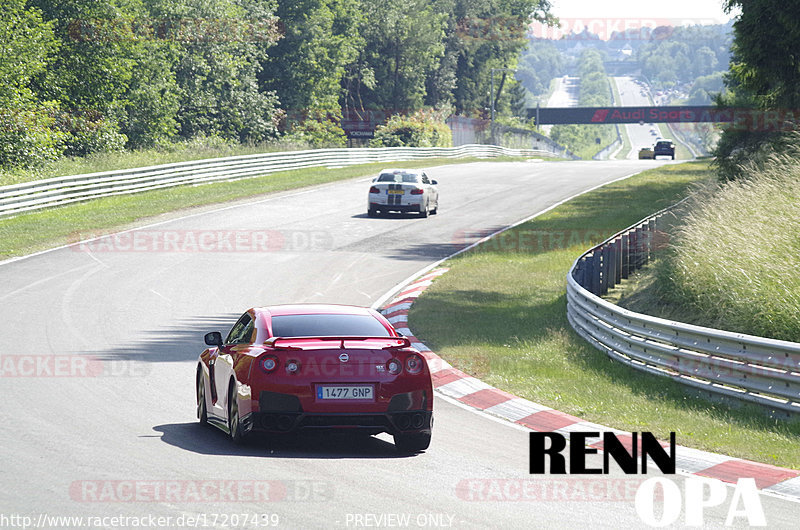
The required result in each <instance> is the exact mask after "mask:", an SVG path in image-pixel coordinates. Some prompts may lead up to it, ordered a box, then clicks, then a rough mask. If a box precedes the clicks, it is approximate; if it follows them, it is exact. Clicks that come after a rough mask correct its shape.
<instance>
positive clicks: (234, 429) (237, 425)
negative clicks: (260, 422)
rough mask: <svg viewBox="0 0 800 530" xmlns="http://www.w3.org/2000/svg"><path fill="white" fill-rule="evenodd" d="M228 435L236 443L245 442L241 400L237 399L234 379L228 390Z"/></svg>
mask: <svg viewBox="0 0 800 530" xmlns="http://www.w3.org/2000/svg"><path fill="white" fill-rule="evenodd" d="M228 435H229V436H230V437H231V440H233V442H234V443H237V444H240V443H242V442H244V435H243V434H242V423H241V421H240V420H239V402H238V401H237V399H236V383H235V382H233V381H231V388H230V390H229V391H228Z"/></svg>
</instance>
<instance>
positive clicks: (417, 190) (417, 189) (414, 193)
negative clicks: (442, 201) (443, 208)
mask: <svg viewBox="0 0 800 530" xmlns="http://www.w3.org/2000/svg"><path fill="white" fill-rule="evenodd" d="M423 193H425V190H423V189H421V188H416V189H413V190H411V195H422V194H423Z"/></svg>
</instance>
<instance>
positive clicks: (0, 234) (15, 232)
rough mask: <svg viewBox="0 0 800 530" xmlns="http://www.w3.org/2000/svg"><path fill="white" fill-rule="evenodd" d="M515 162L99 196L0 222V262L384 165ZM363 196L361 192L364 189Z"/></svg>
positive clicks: (331, 173)
mask: <svg viewBox="0 0 800 530" xmlns="http://www.w3.org/2000/svg"><path fill="white" fill-rule="evenodd" d="M487 160H492V161H509V160H515V161H517V160H520V159H519V158H515V157H497V158H491V159H477V158H461V159H451V158H437V159H428V160H418V161H409V162H380V163H374V164H361V165H357V166H348V167H344V168H338V169H326V168H307V169H299V170H293V171H280V172H277V173H271V174H269V175H265V176H263V177H255V178H249V179H242V180H236V181H230V182H215V183H210V184H203V185H199V186H178V187H175V188H166V189H161V190H153V191H146V192H142V193H137V194H133V195H117V196H114V197H103V198H100V199H94V200H90V201H87V202H81V203H75V204H70V205H65V206H60V207H54V208H48V209H45V210H40V211H34V212H30V213H25V214H20V215H18V216H16V217H9V218H3V219H0V259H3V258H9V257H13V256H20V255H24V254H30V253H32V252H36V251H39V250H44V249H47V248H53V247H57V246H60V245H64V244H66V243H71V242H74V241H77V240H79V239H81V238H82V237H81V235H84V236H85V235H88V234H92V233H97V232H101V231H108V230H112V229H120V228H124V227H128V226H131V225H133V224H134V223H139V224H141V223H142V222H144V221H145V220H147V219H149V218H152V217H154V216H156V215H159V214H163V213H167V212H172V211H176V210H181V209H185V208H191V207H195V206H204V205H210V204H217V203H222V202H226V201H231V200H235V199H243V198H247V197H254V196H258V195H264V194H267V193H273V192H278V191H285V190H290V189H295V188H301V187H306V186H314V185H318V184H325V183H328V182H333V181H337V180H345V179H350V178H355V177H360V176H365V175H369V174H372V173H376V172H378V171H380V170H381V169H382V168H384V167H387V165H390V166H392V167H403V168H417V167H431V166H436V165H444V164H463V163H468V162H476V161H487ZM365 193H366V191H365Z"/></svg>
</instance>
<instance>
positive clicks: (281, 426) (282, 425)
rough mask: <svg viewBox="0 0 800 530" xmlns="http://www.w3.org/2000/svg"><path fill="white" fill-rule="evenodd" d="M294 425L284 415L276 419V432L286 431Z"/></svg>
mask: <svg viewBox="0 0 800 530" xmlns="http://www.w3.org/2000/svg"><path fill="white" fill-rule="evenodd" d="M293 424H294V420H293V419H292V417H291V416H286V415H285V414H284V415H282V416H279V417H278V430H279V431H288V430H289V429H291V428H292V425H293Z"/></svg>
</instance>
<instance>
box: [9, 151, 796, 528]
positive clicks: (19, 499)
mask: <svg viewBox="0 0 800 530" xmlns="http://www.w3.org/2000/svg"><path fill="white" fill-rule="evenodd" d="M635 147H638V145H635ZM660 163H661V162H657V163H656V164H660ZM653 164H654V162H653V161H642V162H639V161H627V160H626V161H609V162H539V163H534V162H519V163H489V162H487V163H473V164H466V165H452V166H444V167H438V168H432V169H430V171H429V175H430V176H431V177H432V178H435V179H437V180H438V181H439V186H440V198H441V200H440V213H439V214H438V215H434V216H431V217H430V218H428V219H419V218H416V217H414V216H401V215H391V216H386V217H382V218H377V219H372V218H369V217H367V215H366V196H367V189H368V179H357V180H351V181H347V182H343V183H337V184H331V185H326V186H322V187H316V188H313V189H308V190H302V191H299V192H288V193H283V194H277V195H272V196H269V197H263V198H260V199H258V200H255V201H250V202H243V203H237V204H235V205H231V206H227V207H225V208H224V209H219V208H216V209H208V208H206V209H205V210H203V211H198V212H195V213H193V214H191V215H189V216H188V217H186V216H185V215H184V216H183V217H177V218H173V219H171V220H166V221H163V222H161V223H160V224H158V225H156V226H149V227H143V228H141V229H139V230H138V231H137V232H129V233H126V234H123V235H121V236H119V237H117V238H116V240H106V241H96V242H94V243H88V244H85V245H79V246H72V247H67V248H63V249H58V250H54V251H50V252H45V253H42V254H39V255H35V256H32V257H29V258H25V259H21V260H15V261H11V262H8V263H4V264H2V265H0V279H2V286H3V288H2V291H0V301H2V305H1V306H0V322H2V330H3V337H4V340H3V341H2V344H0V367H2V369H3V373H2V379H1V380H0V384H2V395H3V398H4V399H3V400H2V403H1V404H0V421H2V423H3V425H4V427H3V431H2V434H0V440H2V448H3V463H2V466H0V477H2V483H3V486H4V487H3V488H2V492H1V493H0V514H4V515H10V514H18V515H27V516H31V517H34V521H38V520H39V519H38V518H39V517H40V516H42V514H46V515H47V516H48V517H53V516H122V517H126V516H151V515H152V516H154V517H156V516H162V517H171V518H172V519H171V520H170V524H169V525H168V526H169V527H180V526H179V523H178V522H177V519H176V518H177V517H179V516H181V515H183V516H186V515H190V516H193V517H198V516H200V517H203V518H204V519H203V521H204V523H205V524H196V526H198V527H205V528H210V527H219V528H222V527H225V524H223V523H226V522H227V527H228V528H231V527H239V528H243V527H247V528H255V527H259V526H260V527H265V526H267V524H268V523H270V524H271V523H277V526H279V527H284V528H331V527H343V528H344V527H352V528H355V527H366V526H377V525H378V524H379V523H382V525H383V526H384V527H386V526H403V525H402V524H401V523H402V522H403V521H408V522H409V526H411V527H415V526H423V525H427V526H437V525H438V526H440V527H441V526H445V527H447V526H452V527H455V528H501V527H502V528H522V527H526V528H530V527H535V528H543V527H551V528H564V527H576V526H584V525H586V524H590V525H591V526H592V527H596V528H622V527H639V526H641V524H642V523H641V520H640V519H639V517H638V516H637V513H636V510H635V508H634V503H633V499H632V496H631V495H630V494H629V495H628V496H627V497H625V496H624V495H623V498H621V499H614V500H612V501H603V502H597V501H594V500H591V499H589V500H586V499H585V498H581V496H580V495H577V496H576V495H570V496H564V495H557V494H545V495H544V496H545V499H544V500H524V499H521V498H520V497H521V494H522V491H523V490H522V488H523V487H526V488H534V487H541V488H547V487H551V486H552V487H554V484H555V482H556V481H564V480H567V485H566V486H563V482H562V486H563V487H568V488H569V491H572V492H573V493H574V492H575V491H578V490H575V489H574V488H576V487H583V488H585V487H586V485H585V484H584V483H583V482H581V481H584V482H587V483H588V481H589V480H600V481H602V482H601V487H602V488H610V490H613V491H617V492H619V491H620V486H621V485H624V484H623V482H622V481H631V480H633V481H634V483H635V484H638V483H639V482H641V481H642V480H643V478H644V477H641V476H627V477H626V476H625V475H622V474H621V472H619V471H618V470H617V471H614V472H613V473H612V474H611V475H607V476H594V477H593V476H588V475H581V476H571V477H570V476H567V477H563V476H562V477H553V476H538V477H536V476H532V475H529V474H528V435H527V432H526V431H525V430H523V429H522V428H518V427H516V426H514V425H512V424H509V423H505V422H501V421H497V420H494V419H492V418H489V417H487V416H485V415H481V414H477V413H475V412H473V411H470V410H467V409H465V408H463V407H462V406H459V405H455V404H453V403H451V402H449V401H446V400H445V399H444V398H437V401H436V402H435V418H436V422H435V426H434V434H433V443H432V445H431V448H430V449H429V450H428V451H427V452H425V453H423V454H420V455H417V456H412V457H408V456H401V455H399V454H398V453H396V451H395V449H394V446H393V444H392V443H391V438H389V437H386V436H383V435H382V436H380V437H371V438H364V439H357V438H352V437H346V436H333V437H330V436H326V437H319V438H313V437H299V438H298V437H295V438H289V439H281V440H276V441H262V442H261V443H256V444H251V445H248V446H245V447H238V446H234V445H232V444H231V443H229V441H228V440H227V438H226V437H225V435H224V434H223V433H222V432H220V431H217V430H213V429H204V428H201V427H200V426H199V425H198V423H197V420H196V418H195V398H194V374H195V359H196V357H197V355H198V354H199V353H200V351H201V350H202V349H203V333H205V332H207V331H213V330H220V331H223V332H227V330H228V329H229V327H230V325H232V324H233V321H234V318H235V317H236V316H238V315H239V314H240V313H241V312H242V311H243V310H244V309H246V308H248V307H251V306H254V305H268V304H276V303H287V302H333V303H346V304H358V305H364V306H368V305H370V304H371V303H372V302H374V301H375V300H376V299H378V298H379V297H380V296H382V295H383V294H384V293H385V292H386V291H387V290H389V289H391V288H392V287H393V286H394V285H396V284H397V283H398V282H400V281H401V280H403V279H405V278H407V277H408V276H409V275H411V274H413V273H414V272H415V271H417V270H419V269H421V268H423V267H424V266H426V265H428V264H430V263H432V262H434V261H436V260H438V259H440V258H442V257H445V256H447V255H449V254H451V253H452V252H454V251H455V250H457V249H459V248H463V247H464V246H466V245H467V244H469V243H470V242H472V241H474V240H476V239H478V238H479V237H480V236H481V232H484V231H486V230H493V229H497V228H500V227H502V226H505V225H507V224H510V223H513V222H515V221H518V220H520V219H522V218H524V217H527V216H528V215H530V214H532V213H534V212H537V211H540V210H542V209H544V208H546V207H547V206H549V205H552V204H554V203H555V202H558V201H560V200H563V199H565V198H567V197H570V196H572V195H574V194H576V193H578V192H581V191H583V190H586V189H588V188H591V187H593V186H596V185H598V184H601V183H603V182H608V181H611V180H614V179H616V178H619V177H623V176H625V175H629V174H631V173H634V172H636V171H639V170H641V169H644V168H649V167H653ZM182 215H183V214H182ZM186 215H188V214H186ZM173 217H174V216H173ZM165 247H166V251H165V250H164V249H165ZM254 247H255V249H254ZM265 248H266V250H264V249H265ZM15 371H16V372H17V376H15V375H14V372H15ZM676 480H677V481H678V482H679V483H681V481H682V480H683V477H678V478H677V479H676ZM528 481H530V482H528ZM570 481H571V482H570ZM604 491H605V490H604ZM634 491H635V488H634ZM732 491H733V490H732V489H731V488H728V492H729V494H728V499H730V497H731V495H730V493H731V492H732ZM614 495H616V494H614ZM612 496H613V495H612ZM761 501H762V503H763V507H764V511H765V514H766V518H767V523H768V524H769V526H770V527H773V528H776V527H792V526H794V525H795V524H796V521H797V517H796V516H797V514H798V513H799V512H800V509H799V508H798V507H799V506H800V505H798V504H796V503H792V502H789V501H785V500H782V499H778V498H775V497H768V496H761ZM727 506H728V504H727V503H725V504H724V505H723V507H719V508H715V509H711V510H708V511H706V519H705V522H706V524H707V525H711V526H722V525H723V524H724V522H725V516H726V514H727ZM233 514H240V515H239V516H238V517H240V518H241V517H244V516H248V517H253V516H262V515H263V516H265V517H266V519H260V520H259V521H260V523H259V524H258V525H257V524H254V523H253V522H252V521H251V522H250V523H249V524H246V525H244V524H242V522H243V520H242V519H237V521H238V524H234V519H233ZM270 516H272V518H271V519H270ZM403 517H408V518H410V519H403ZM44 520H47V519H44ZM682 520H683V519H680V520H679V521H682ZM183 521H185V519H184V520H183ZM738 521H739V522H740V523H741V519H739V520H738ZM212 522H213V523H215V524H214V525H212ZM392 523H395V524H392ZM422 523H424V524H422ZM112 524H114V523H113V522H112V521H110V520H109V521H108V522H106V523H104V526H106V527H113V526H112ZM51 526H57V525H52V524H51ZM61 526H65V525H61ZM128 526H131V525H130V524H129V525H128ZM184 527H185V526H184Z"/></svg>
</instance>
